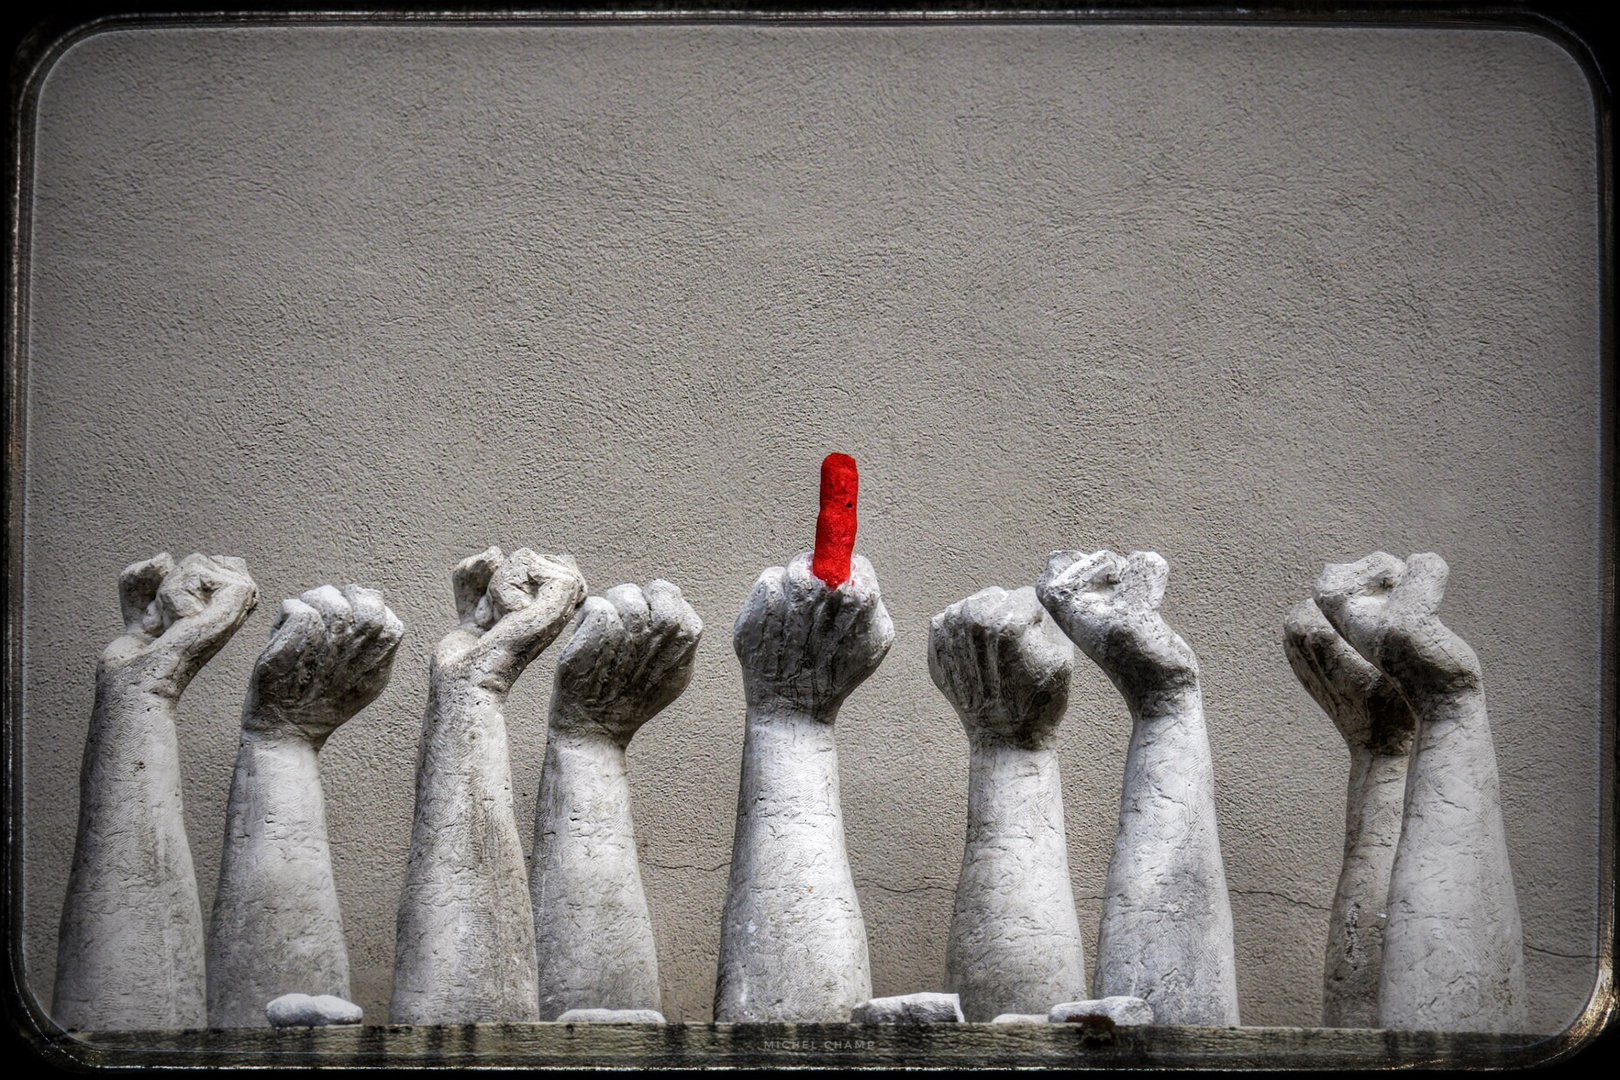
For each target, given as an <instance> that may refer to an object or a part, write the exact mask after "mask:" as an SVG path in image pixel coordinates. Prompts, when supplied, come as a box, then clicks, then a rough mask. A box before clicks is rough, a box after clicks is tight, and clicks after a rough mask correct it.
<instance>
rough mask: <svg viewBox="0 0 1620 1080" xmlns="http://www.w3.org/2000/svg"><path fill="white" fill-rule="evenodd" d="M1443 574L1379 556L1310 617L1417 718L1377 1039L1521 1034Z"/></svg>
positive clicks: (1496, 801) (1485, 784) (1486, 775)
mask: <svg viewBox="0 0 1620 1080" xmlns="http://www.w3.org/2000/svg"><path fill="white" fill-rule="evenodd" d="M1449 573H1450V568H1449V567H1448V566H1447V565H1446V561H1445V560H1444V559H1442V558H1441V557H1440V556H1438V555H1436V554H1433V553H1432V552H1431V553H1426V554H1422V555H1413V556H1412V557H1411V558H1410V559H1407V560H1406V561H1405V562H1404V563H1403V562H1402V561H1401V560H1400V559H1397V558H1395V557H1394V556H1393V555H1388V554H1385V553H1384V552H1382V551H1379V552H1375V553H1374V554H1372V555H1369V556H1367V557H1366V558H1365V559H1361V560H1359V561H1358V562H1354V563H1339V564H1330V565H1328V566H1327V567H1325V568H1324V569H1323V570H1322V575H1321V577H1319V578H1317V581H1316V589H1315V598H1316V604H1317V607H1319V608H1320V609H1321V610H1322V614H1324V615H1326V616H1327V619H1328V622H1330V623H1332V624H1333V628H1334V629H1335V630H1337V631H1338V632H1339V633H1340V634H1341V635H1342V636H1343V637H1344V639H1345V640H1346V641H1348V642H1349V643H1350V644H1351V645H1352V646H1354V647H1355V650H1356V651H1357V652H1359V653H1360V654H1361V655H1362V657H1363V658H1364V659H1366V660H1367V661H1368V662H1369V663H1371V664H1372V665H1373V666H1374V667H1376V668H1377V669H1378V670H1379V671H1381V672H1383V673H1384V674H1385V675H1386V676H1388V677H1389V678H1390V679H1391V681H1393V682H1394V683H1395V685H1396V686H1397V687H1398V688H1399V689H1400V693H1401V696H1402V697H1404V698H1405V699H1406V700H1407V702H1409V703H1410V704H1411V707H1412V711H1413V712H1414V713H1415V714H1416V716H1417V731H1416V737H1415V740H1414V743H1413V746H1412V758H1411V761H1410V763H1409V764H1408V766H1407V773H1406V800H1405V804H1404V806H1403V808H1402V813H1401V833H1400V839H1399V840H1398V841H1397V842H1396V844H1395V857H1394V860H1393V862H1392V863H1391V865H1390V869H1389V899H1388V904H1387V910H1388V916H1389V919H1388V922H1387V923H1386V924H1385V927H1384V956H1383V969H1382V972H1381V975H1380V978H1379V985H1378V1019H1379V1026H1380V1027H1386V1028H1400V1029H1403V1030H1408V1031H1523V1030H1525V1024H1526V1021H1527V1015H1526V1013H1527V1010H1526V1004H1525V994H1524V989H1525V988H1524V934H1523V930H1522V927H1521V924H1520V920H1519V902H1518V898H1517V894H1516V892H1515V891H1514V887H1513V868H1512V866H1511V864H1510V859H1509V855H1508V846H1507V835H1506V833H1505V831H1504V830H1503V826H1502V804H1501V780H1500V777H1499V775H1498V772H1497V768H1496V750H1495V747H1494V746H1493V745H1492V742H1491V722H1490V717H1489V715H1488V714H1487V712H1486V708H1485V676H1484V673H1483V671H1481V669H1480V662H1479V656H1478V655H1477V654H1476V653H1475V652H1474V650H1473V649H1471V648H1469V646H1468V642H1466V641H1464V640H1463V639H1462V638H1461V637H1460V636H1458V634H1457V633H1456V632H1455V631H1454V630H1452V629H1450V628H1449V627H1448V626H1446V624H1445V623H1443V622H1441V621H1440V617H1439V615H1438V614H1437V613H1436V611H1435V609H1436V608H1438V607H1439V606H1440V601H1441V599H1442V598H1443V597H1444V596H1445V588H1446V578H1447V576H1448V574H1449Z"/></svg>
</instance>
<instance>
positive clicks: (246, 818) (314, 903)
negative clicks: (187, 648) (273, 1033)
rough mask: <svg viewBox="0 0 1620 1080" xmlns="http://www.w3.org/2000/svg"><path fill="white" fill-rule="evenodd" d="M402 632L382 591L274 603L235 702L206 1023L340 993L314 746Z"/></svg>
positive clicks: (384, 678) (235, 1023)
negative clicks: (265, 637)
mask: <svg viewBox="0 0 1620 1080" xmlns="http://www.w3.org/2000/svg"><path fill="white" fill-rule="evenodd" d="M404 632H405V627H404V626H403V625H402V624H401V623H400V621H399V619H398V618H396V617H395V615H394V613H393V612H392V611H390V610H389V609H388V607H387V606H386V605H385V604H384V603H383V598H382V594H381V593H379V592H376V591H374V590H372V589H363V588H361V587H360V586H358V585H349V586H346V587H345V588H344V589H343V590H342V591H341V592H339V591H338V590H337V589H335V588H333V587H332V586H330V585H324V586H322V587H320V588H318V589H311V590H310V591H308V592H306V593H304V595H303V596H301V597H299V598H298V599H296V600H293V599H288V600H284V601H282V604H281V613H280V614H279V615H278V616H277V618H276V624H275V626H273V627H272V628H271V630H270V643H269V644H268V645H267V646H265V649H264V652H262V653H260V654H259V660H258V663H257V664H255V665H254V668H253V681H252V683H251V684H250V685H249V687H248V692H247V701H246V702H245V703H244V705H243V706H242V741H241V744H240V746H239V748H238V750H237V754H236V773H235V775H234V776H232V778H231V796H230V802H229V803H228V804H227V807H226V811H225V844H224V848H223V853H222V857H221V859H220V869H219V892H218V894H217V896H216V898H215V901H214V914H213V919H212V921H211V922H210V925H209V929H208V1025H209V1026H210V1027H216V1028H242V1027H268V1026H270V1021H269V1019H268V1018H267V1017H266V1014H265V1007H266V1005H267V1004H268V1003H269V1002H271V1001H273V1000H275V999H277V998H280V997H282V996H283V995H286V994H306V995H314V996H317V997H321V996H324V995H331V996H334V997H339V998H348V997H349V954H348V949H347V947H346V946H345V944H344V941H343V916H342V913H341V912H340V911H339V909H338V898H337V887H336V885H335V884H334V883H333V880H332V854H331V847H330V845H329V843H328V841H327V835H326V800H325V796H324V794H323V793H322V790H321V766H320V759H319V754H320V749H321V747H322V746H324V745H325V743H326V740H327V739H328V738H329V737H330V736H331V734H332V732H334V731H336V730H337V729H338V728H339V727H340V726H341V725H343V724H344V723H346V722H348V720H349V719H350V718H352V717H353V716H354V715H355V714H356V713H358V712H359V711H360V710H361V709H364V708H365V707H366V706H367V705H369V704H371V702H372V701H373V700H375V698H376V697H377V695H378V694H380V693H382V690H383V687H384V686H386V685H387V684H388V676H389V672H390V671H391V670H392V668H393V663H394V651H395V649H396V648H397V646H398V645H399V639H400V636H401V635H402V634H403V633H404Z"/></svg>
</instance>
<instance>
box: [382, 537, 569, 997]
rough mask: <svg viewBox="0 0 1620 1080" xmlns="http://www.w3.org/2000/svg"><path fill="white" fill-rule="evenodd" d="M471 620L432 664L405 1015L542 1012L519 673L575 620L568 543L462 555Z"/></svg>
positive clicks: (400, 942)
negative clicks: (520, 792) (515, 702)
mask: <svg viewBox="0 0 1620 1080" xmlns="http://www.w3.org/2000/svg"><path fill="white" fill-rule="evenodd" d="M453 581H454V585H455V594H456V614H457V616H458V617H459V619H460V623H459V625H458V626H457V627H456V628H455V629H454V630H451V631H450V632H449V633H448V634H446V635H444V637H443V638H441V639H440V640H439V645H438V647H437V648H436V649H434V650H433V661H432V666H431V668H430V669H429V674H428V704H427V713H426V715H425V716H424V717H423V719H422V742H421V749H420V751H419V752H418V755H417V765H416V814H415V818H414V821H413V823H412V826H411V854H410V859H409V861H408V863H407V865H406V869H405V886H404V888H403V889H402V890H401V891H400V896H399V921H398V923H397V927H398V930H397V932H396V936H395V941H394V987H393V991H394V992H393V1000H392V1002H391V1003H390V1004H389V1008H388V1018H389V1022H390V1023H395V1024H477V1023H495V1022H513V1023H518V1022H524V1021H530V1022H532V1021H535V1020H539V1019H540V1015H539V1011H538V1010H539V982H538V977H537V975H536V972H535V952H534V909H533V907H532V906H531V904H530V901H529V883H528V875H527V874H526V873H525V872H524V864H523V846H522V841H521V840H520V839H519V838H518V827H517V817H516V816H515V813H514V811H513V802H512V765H511V759H510V755H509V752H508V749H507V748H508V741H507V733H506V715H505V710H506V703H507V698H508V696H509V695H510V694H511V691H512V684H513V683H515V682H516V681H517V679H518V677H519V676H521V675H522V674H523V672H524V671H525V670H526V669H527V668H528V666H529V665H530V664H531V663H533V661H534V658H535V657H536V656H539V655H540V652H541V650H543V649H544V648H545V647H546V646H547V645H549V644H551V642H552V640H553V639H555V638H556V636H557V634H558V633H559V632H560V631H561V630H562V629H563V627H565V626H567V625H568V621H569V619H570V618H572V617H573V614H574V611H575V610H576V609H577V608H578V607H579V606H580V604H581V603H583V602H584V600H585V579H584V578H583V577H581V576H580V574H579V567H578V566H577V565H576V564H575V562H574V560H573V559H572V558H570V557H569V556H567V555H540V554H537V553H535V552H533V551H531V550H529V549H528V548H518V549H517V550H516V551H514V552H512V554H510V555H506V554H503V553H502V551H501V549H500V548H498V547H490V548H486V549H485V550H484V551H482V552H480V553H479V554H477V555H472V556H469V557H468V558H466V559H463V560H462V561H461V562H459V563H457V564H456V568H455V572H454V574H453Z"/></svg>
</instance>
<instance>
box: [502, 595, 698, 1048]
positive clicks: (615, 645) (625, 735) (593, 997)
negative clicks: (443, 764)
mask: <svg viewBox="0 0 1620 1080" xmlns="http://www.w3.org/2000/svg"><path fill="white" fill-rule="evenodd" d="M702 633H703V622H702V620H700V619H699V618H698V617H697V613H696V612H694V611H693V610H692V608H691V605H689V604H687V602H686V601H685V600H684V599H682V597H681V591H680V590H679V589H677V588H676V587H675V586H674V585H671V584H670V583H669V582H667V581H662V580H659V581H654V582H652V583H651V584H649V585H648V586H647V587H646V588H645V589H642V588H639V587H637V586H635V585H620V586H618V587H617V588H615V589H610V590H608V593H607V595H606V596H605V597H601V596H593V597H591V598H590V599H588V600H586V601H585V605H584V607H582V608H581V609H580V610H579V613H578V614H577V615H576V616H575V617H574V623H573V626H572V633H571V636H570V637H569V638H568V642H567V644H565V645H564V646H563V649H562V653H561V655H560V656H558V658H557V679H556V684H555V687H554V688H553V690H552V693H551V720H550V725H549V731H548V734H547V736H546V758H545V765H544V766H543V767H542V770H541V774H540V797H539V799H538V800H537V802H536V804H535V821H534V871H533V874H532V876H531V877H530V879H529V892H530V894H531V895H532V897H533V899H534V940H535V955H536V966H537V969H538V972H539V985H540V1019H542V1020H554V1019H556V1018H557V1017H558V1016H560V1015H562V1014H563V1013H565V1012H568V1011H569V1010H571V1009H648V1010H653V1011H658V1010H659V1009H660V1008H661V1000H660V999H661V995H660V991H659V987H658V953H657V950H656V949H655V948H654V946H653V932H652V919H651V918H650V916H649V915H648V913H647V898H646V895H645V894H644V893H643V892H642V888H641V868H640V866H639V865H638V862H637V859H636V833H635V825H634V824H633V822H632V821H631V817H630V783H629V777H628V774H627V773H626V767H625V748H626V747H627V746H629V744H630V740H631V738H632V737H634V735H635V733H636V732H637V731H638V730H640V728H641V726H642V725H643V724H645V723H646V722H647V721H648V720H651V719H652V718H653V717H654V716H656V715H658V713H659V712H660V711H662V710H663V708H664V707H665V706H667V705H668V704H669V703H670V702H672V701H674V700H675V699H676V698H677V697H679V696H680V694H681V691H683V690H685V689H686V684H687V683H688V682H690V681H691V678H692V663H693V661H694V660H695V659H696V656H697V644H698V638H699V636H700V635H701V634H702Z"/></svg>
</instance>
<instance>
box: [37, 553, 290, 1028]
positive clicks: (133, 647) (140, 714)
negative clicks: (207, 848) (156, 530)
mask: <svg viewBox="0 0 1620 1080" xmlns="http://www.w3.org/2000/svg"><path fill="white" fill-rule="evenodd" d="M118 592H119V599H120V601H121V602H122V607H123V615H124V624H125V625H124V633H123V634H122V635H121V636H119V637H117V638H115V639H114V640H113V641H112V643H111V644H109V645H108V646H107V648H106V649H105V650H104V651H103V652H102V654H101V661H100V663H99V664H98V665H97V668H96V699H95V708H94V711H93V712H92V713H91V716H90V736H89V739H88V741H87V742H86V743H85V747H84V764H83V768H82V769H81V771H80V774H79V832H78V839H77V841H76V843H75V844H74V848H73V865H72V869H71V871H70V872H69V876H68V889H67V897H66V899H65V900H64V902H63V904H62V923H61V932H60V934H59V935H58V938H57V953H56V987H55V990H54V992H53V995H52V1001H51V1015H52V1016H53V1017H54V1018H55V1019H56V1022H57V1023H59V1024H61V1025H62V1026H63V1027H65V1028H72V1029H80V1030H88V1029H99V1030H102V1031H109V1030H113V1031H116V1030H126V1031H127V1030H150V1029H160V1028H200V1027H204V1026H206V1024H207V1006H206V1002H205V997H204V994H205V988H204V987H205V984H204V968H203V921H202V908H201V906H200V905H199V904H198V901H197V877H196V874H195V872H194V870H193V868H192V863H191V846H190V845H189V844H188V843H187V842H186V826H185V815H184V812H183V808H182V804H181V797H180V751H179V746H178V744H177V742H176V740H175V730H174V718H175V708H176V706H177V705H178V704H179V701H180V695H181V694H183V693H184V692H185V689H186V686H187V684H189V683H190V682H191V680H192V678H193V677H194V676H195V675H196V674H197V672H198V671H200V670H201V669H202V666H203V665H204V664H206V663H208V661H209V660H211V659H212V658H213V656H214V654H215V653H217V652H219V650H220V648H221V647H222V646H223V645H224V644H225V642H226V641H228V640H230V637H231V635H232V634H234V633H235V632H236V630H237V628H238V627H239V626H241V625H242V621H243V620H244V619H246V618H247V616H248V613H249V612H250V611H252V610H253V605H254V604H255V603H257V601H258V590H257V589H256V588H255V587H254V584H253V579H252V578H251V577H249V576H248V572H247V567H246V565H245V564H244V563H243V562H242V560H241V559H233V558H226V557H222V556H215V557H213V558H209V557H208V556H206V555H188V556H186V557H185V558H184V559H182V560H181V561H180V564H179V565H178V566H176V565H175V562H174V560H173V559H172V558H171V557H170V556H169V555H168V554H167V553H164V554H161V555H157V556H155V557H153V558H151V559H149V560H147V561H146V562H139V563H135V564H134V565H132V566H129V567H126V568H125V570H124V572H123V574H122V576H121V577H120V578H119V582H118Z"/></svg>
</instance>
